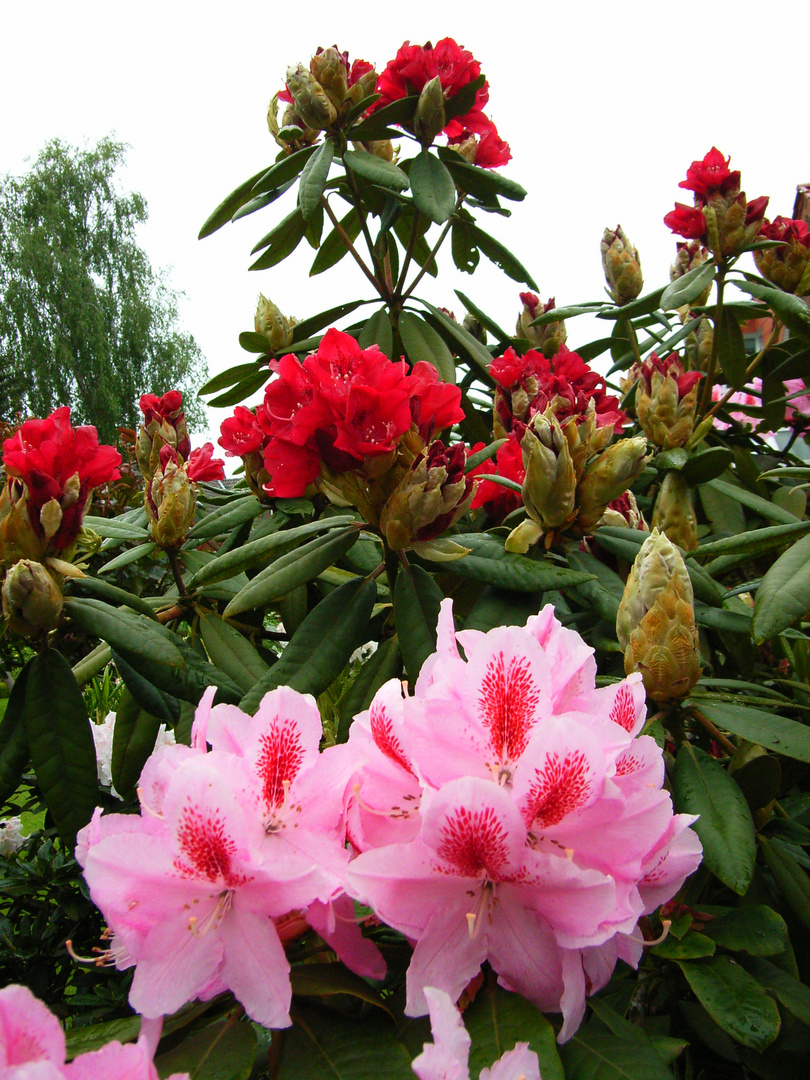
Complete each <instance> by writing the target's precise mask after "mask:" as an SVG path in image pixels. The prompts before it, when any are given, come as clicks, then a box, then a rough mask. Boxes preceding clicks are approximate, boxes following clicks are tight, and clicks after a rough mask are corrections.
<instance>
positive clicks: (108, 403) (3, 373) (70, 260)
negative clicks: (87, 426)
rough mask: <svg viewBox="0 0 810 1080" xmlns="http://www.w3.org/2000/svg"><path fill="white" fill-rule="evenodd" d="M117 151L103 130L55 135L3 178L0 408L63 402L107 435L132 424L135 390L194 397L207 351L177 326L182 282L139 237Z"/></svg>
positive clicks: (138, 205) (13, 411)
mask: <svg viewBox="0 0 810 1080" xmlns="http://www.w3.org/2000/svg"><path fill="white" fill-rule="evenodd" d="M124 157H125V147H124V145H123V144H122V143H119V142H116V141H114V140H113V139H110V138H104V139H102V140H101V141H100V142H99V143H98V145H97V146H95V147H93V148H86V147H85V148H80V147H73V146H68V145H66V144H65V143H62V142H60V141H59V140H58V139H54V140H52V141H51V142H49V143H48V144H47V145H46V146H45V147H44V148H43V149H42V151H41V152H40V154H39V156H38V157H37V159H36V161H35V162H34V164H33V166H32V167H31V169H30V171H29V172H28V173H26V174H25V175H23V176H11V175H8V176H5V177H3V178H2V179H0V298H2V302H0V356H2V365H1V366H0V416H2V417H3V418H7V419H11V418H13V417H14V416H15V415H17V414H18V413H21V414H23V415H37V416H42V415H46V414H47V413H49V412H50V411H52V410H53V409H54V408H56V407H57V406H59V405H70V406H71V408H72V409H73V410H74V419H75V420H77V421H82V422H92V423H93V424H95V425H96V427H97V428H98V429H99V432H100V433H101V435H102V438H104V439H107V440H112V439H114V437H115V431H116V428H117V427H118V426H120V425H125V426H128V427H133V428H134V427H137V424H138V399H139V397H140V395H141V394H143V393H147V392H152V393H158V394H161V393H163V392H164V391H165V390H167V389H169V388H170V387H171V388H179V389H181V390H185V391H186V395H185V396H186V399H187V401H189V402H190V403H191V402H193V401H194V392H195V391H196V387H197V386H199V384H200V381H201V377H204V375H205V372H206V365H205V361H204V358H203V356H202V353H201V352H200V349H199V347H198V345H197V343H196V342H195V341H194V338H193V337H192V336H191V335H190V334H189V333H186V332H184V331H183V330H181V329H180V328H179V326H178V310H177V309H178V300H179V295H178V293H177V292H176V291H175V290H173V289H172V288H171V287H170V285H169V284H168V282H167V279H166V275H165V273H164V272H162V271H160V270H157V271H156V270H155V269H154V268H153V267H152V266H151V265H150V262H149V258H148V256H147V255H146V253H145V252H144V251H143V249H142V248H141V247H140V246H139V244H138V241H137V237H136V232H137V229H138V226H139V225H141V224H142V223H143V222H145V221H146V219H147V207H146V202H145V200H144V198H143V196H141V195H139V194H137V193H121V192H120V191H119V190H118V185H117V183H116V173H117V171H118V169H119V168H120V167H121V166H122V165H123V163H124ZM193 409H194V406H193V405H192V411H193ZM198 419H199V420H202V417H199V418H198Z"/></svg>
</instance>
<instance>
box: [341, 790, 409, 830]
mask: <svg viewBox="0 0 810 1080" xmlns="http://www.w3.org/2000/svg"><path fill="white" fill-rule="evenodd" d="M352 794H353V795H354V797H355V799H356V800H357V805H358V806H359V807H360V808H361V809H363V810H365V812H366V813H367V814H374V815H375V816H376V817H384V818H389V819H390V820H392V821H395V820H397V819H398V818H409V817H410V816H411V811H410V810H403V809H402V808H401V807H399V806H392V807H391V809H390V810H377V809H375V807H373V806H369V805H368V803H366V802H363V800H362V799H361V798H360V784H359V783H356V784H354V785H353V786H352ZM405 798H407V796H405Z"/></svg>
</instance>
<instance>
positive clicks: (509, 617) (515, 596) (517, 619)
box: [464, 586, 539, 633]
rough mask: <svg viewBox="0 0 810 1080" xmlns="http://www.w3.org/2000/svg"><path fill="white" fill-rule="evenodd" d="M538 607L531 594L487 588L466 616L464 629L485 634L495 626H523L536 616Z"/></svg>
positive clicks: (535, 599)
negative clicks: (530, 617)
mask: <svg viewBox="0 0 810 1080" xmlns="http://www.w3.org/2000/svg"><path fill="white" fill-rule="evenodd" d="M538 607H539V603H538V597H537V596H535V595H534V594H532V593H520V592H509V591H507V590H506V589H495V588H493V587H492V586H488V587H487V588H486V589H484V591H483V592H482V593H481V596H480V597H479V598H478V600H477V601H476V603H475V606H474V607H473V609H472V611H471V612H470V614H469V615H468V616H467V619H466V621H465V623H464V629H465V630H481V631H482V632H483V633H487V631H488V630H492V629H493V628H494V627H496V626H525V625H526V620H527V619H528V618H529V616H530V615H536V614H537V611H538Z"/></svg>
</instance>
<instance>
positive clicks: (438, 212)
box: [409, 150, 456, 225]
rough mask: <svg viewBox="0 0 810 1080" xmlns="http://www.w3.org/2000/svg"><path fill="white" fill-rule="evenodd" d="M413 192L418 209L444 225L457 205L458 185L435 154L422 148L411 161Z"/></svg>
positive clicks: (438, 223)
mask: <svg viewBox="0 0 810 1080" xmlns="http://www.w3.org/2000/svg"><path fill="white" fill-rule="evenodd" d="M409 176H410V181H411V193H412V195H413V201H414V205H415V206H416V209H417V210H418V211H419V212H420V213H421V214H424V215H425V217H428V218H430V220H431V221H434V222H436V224H437V225H442V224H443V223H444V222H445V221H447V219H448V218H449V217H450V215H451V214H452V213H453V208H454V207H455V205H456V185H455V184H454V183H453V177H452V176H451V175H450V173H449V172H448V171H447V169H446V167H445V166H444V165H443V164H442V163H441V161H440V160H439V158H438V157H436V155H435V154H431V153H430V152H429V151H427V150H422V151H420V153H418V154H417V155H416V157H415V158H414V159H413V160H412V162H411V171H410V173H409Z"/></svg>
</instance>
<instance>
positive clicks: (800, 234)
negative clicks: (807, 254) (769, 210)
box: [759, 214, 810, 248]
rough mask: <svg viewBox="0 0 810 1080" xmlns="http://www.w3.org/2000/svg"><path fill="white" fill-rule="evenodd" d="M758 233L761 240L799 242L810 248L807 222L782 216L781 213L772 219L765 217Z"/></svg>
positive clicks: (809, 232) (786, 242)
mask: <svg viewBox="0 0 810 1080" xmlns="http://www.w3.org/2000/svg"><path fill="white" fill-rule="evenodd" d="M759 235H760V236H761V237H762V238H763V240H781V241H782V242H783V243H785V244H801V245H802V246H803V247H806V248H810V229H808V228H807V223H806V222H804V221H796V220H794V219H793V218H786V217H782V215H781V214H779V215H778V216H777V217H775V218H774V219H773V221H768V219H767V218H765V220H764V221H763V222H762V226H761V228H760V230H759Z"/></svg>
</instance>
